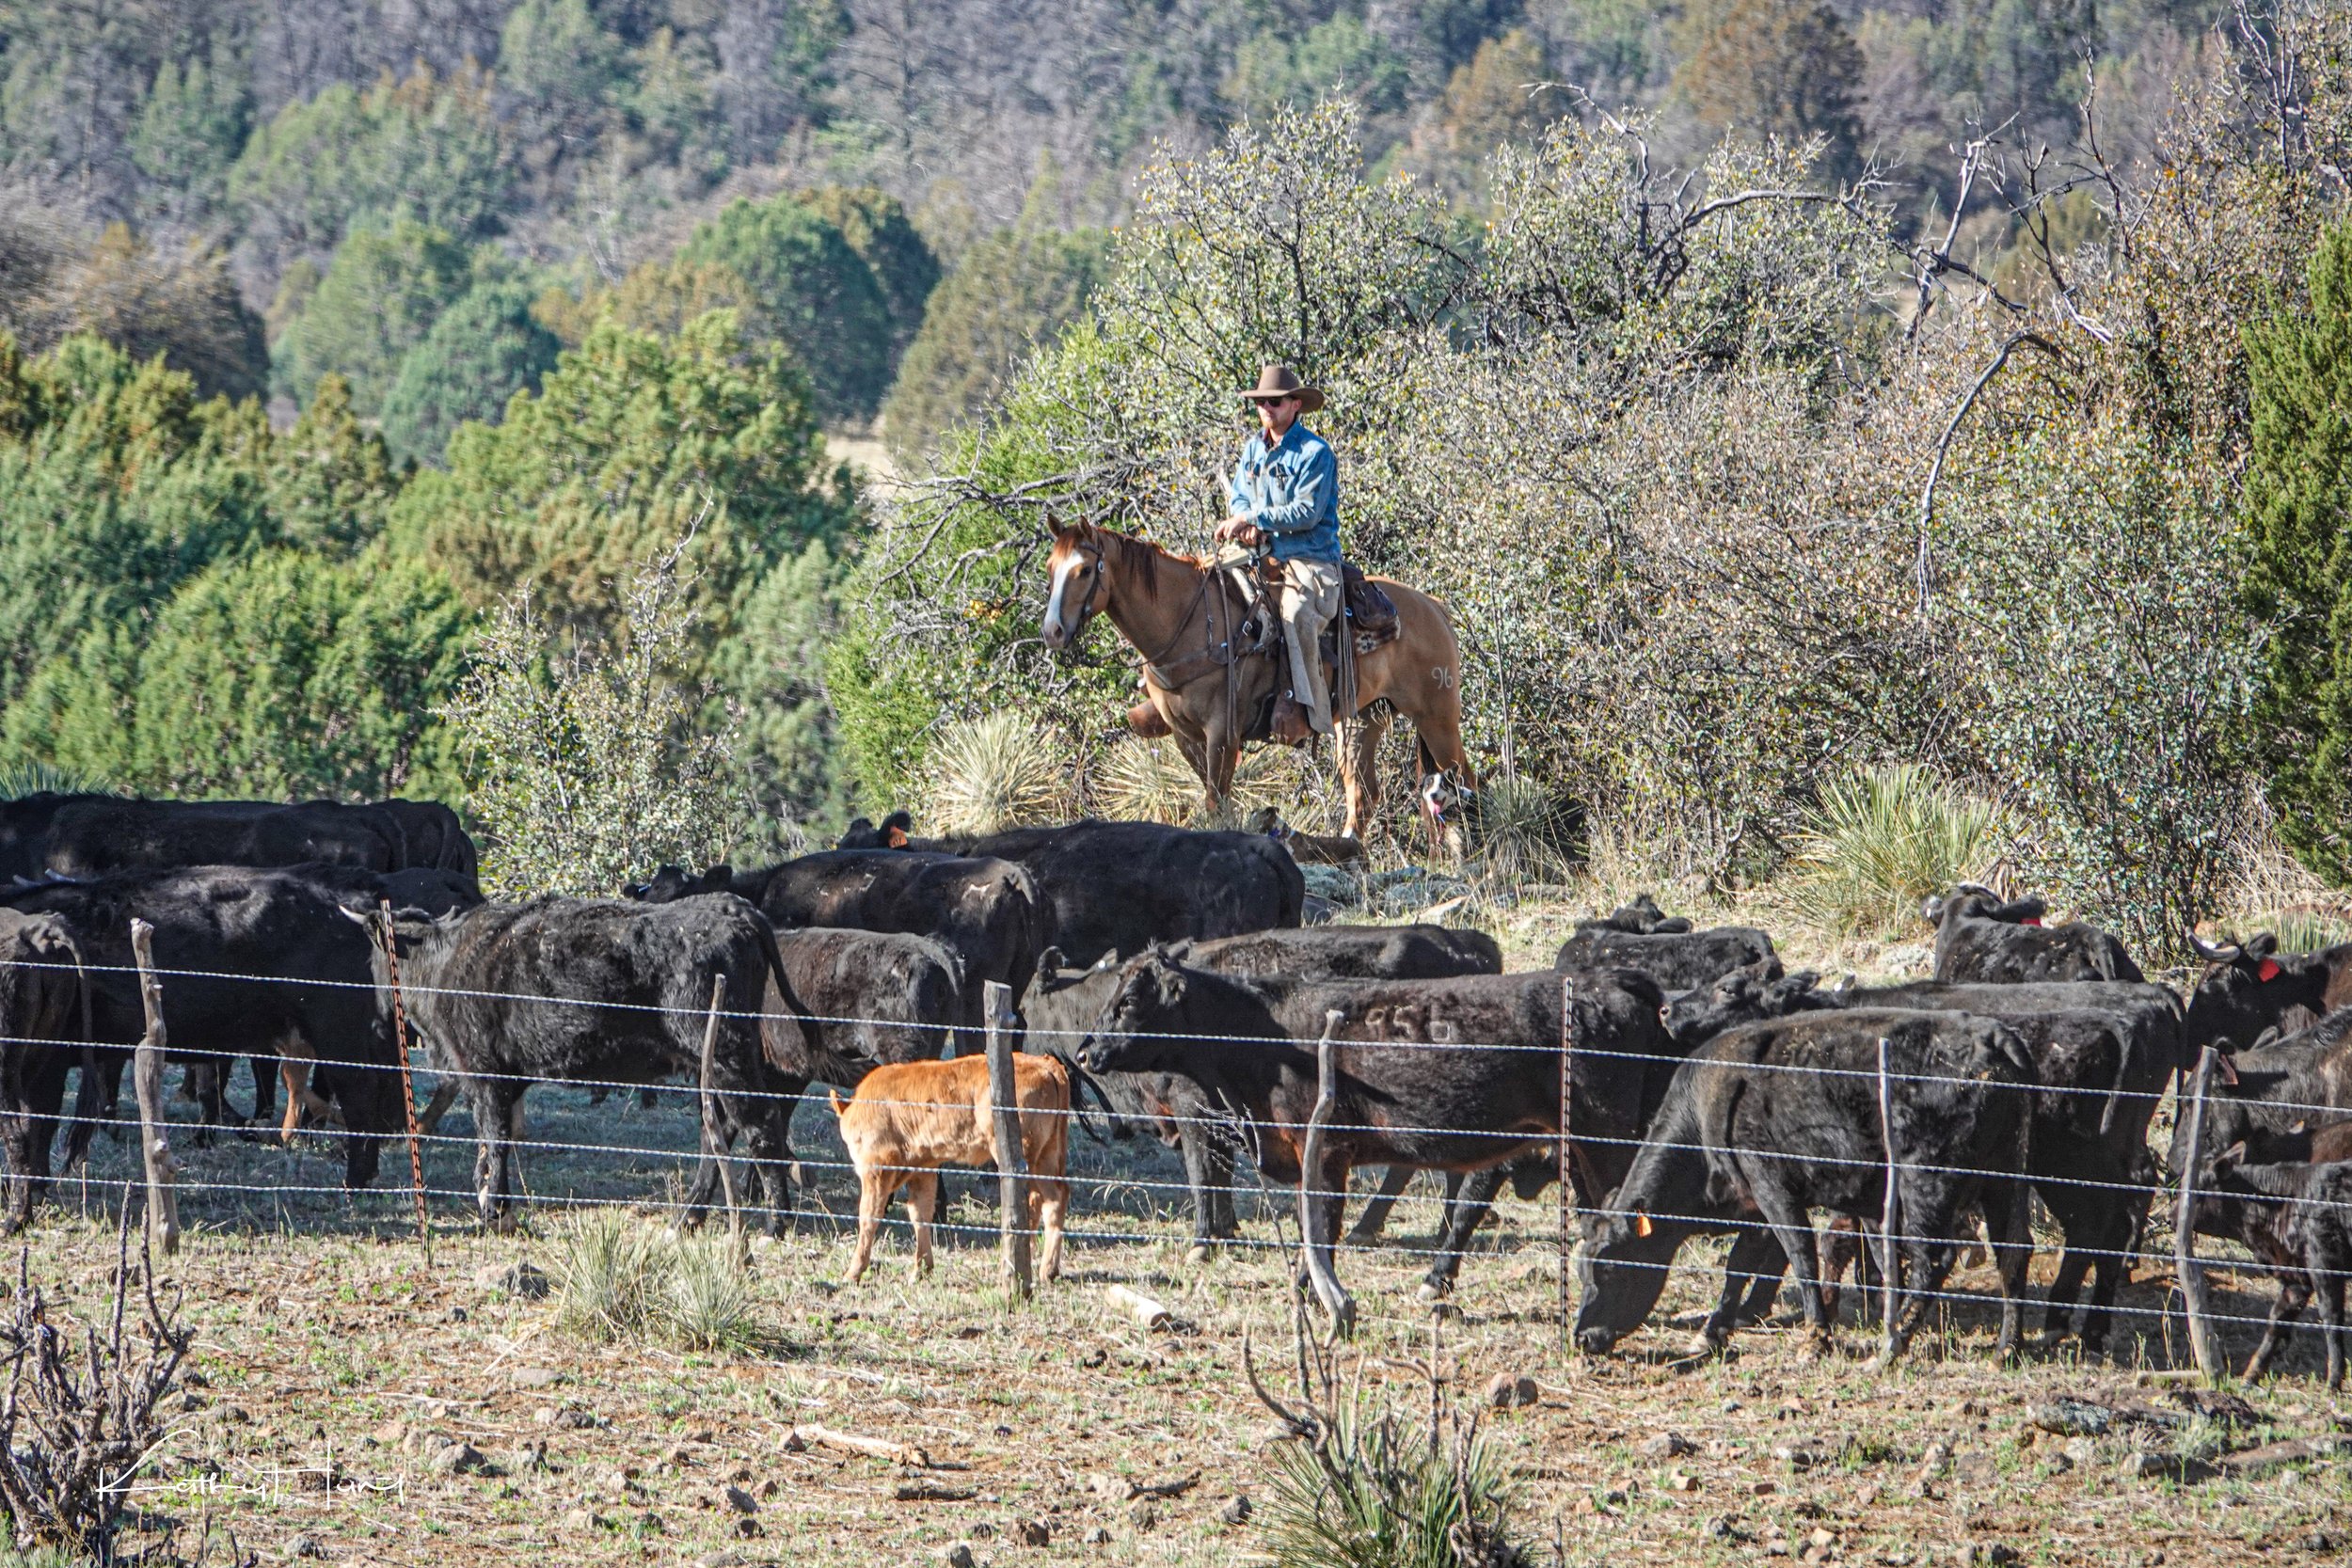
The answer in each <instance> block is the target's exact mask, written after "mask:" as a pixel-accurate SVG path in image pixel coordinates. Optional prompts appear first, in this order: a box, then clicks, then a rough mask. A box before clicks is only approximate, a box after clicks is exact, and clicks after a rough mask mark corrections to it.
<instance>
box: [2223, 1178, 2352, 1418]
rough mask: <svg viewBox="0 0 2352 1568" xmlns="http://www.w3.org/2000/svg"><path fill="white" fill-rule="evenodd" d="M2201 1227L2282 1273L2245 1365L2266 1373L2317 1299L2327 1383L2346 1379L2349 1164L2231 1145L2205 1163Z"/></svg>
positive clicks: (2253, 1373) (2351, 1227)
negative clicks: (2266, 1156) (2273, 1157)
mask: <svg viewBox="0 0 2352 1568" xmlns="http://www.w3.org/2000/svg"><path fill="white" fill-rule="evenodd" d="M2190 1213H2191V1215H2192V1216H2193V1223H2194V1225H2195V1226H2196V1228H2197V1230H2198V1231H2199V1232H2200V1233H2201V1234H2208V1235H2217V1236H2225V1237H2231V1238H2233V1239H2235V1240H2237V1241H2240V1242H2242V1243H2245V1245H2246V1247H2247V1249H2248V1250H2249V1251H2250V1252H2251V1253H2253V1255H2254V1257H2255V1258H2256V1259H2258V1260H2259V1261H2260V1262H2261V1263H2263V1264H2264V1266H2265V1267H2266V1268H2268V1269H2269V1270H2270V1271H2271V1272H2272V1273H2273V1274H2275V1275H2278V1276H2279V1299H2278V1300H2277V1302H2275V1303H2274V1304H2273V1305H2272V1307H2271V1308H2270V1321H2269V1323H2267V1324H2265V1327H2264V1330H2263V1338H2262V1343H2261V1344H2259V1345H2257V1346H2256V1347H2255V1348H2254V1354H2253V1357H2252V1358H2251V1359H2250V1360H2249V1361H2248V1362H2247V1364H2246V1380H2247V1381H2248V1382H2249V1383H2251V1382H2253V1381H2254V1380H2255V1379H2256V1378H2259V1377H2261V1376H2262V1375H2263V1373H2264V1371H2265V1370H2266V1369H2267V1368H2268V1367H2269V1365H2270V1358H2271V1357H2272V1356H2273V1355H2274V1354H2277V1353H2278V1349H2279V1346H2280V1343H2281V1342H2282V1341H2283V1338H2284V1336H2285V1331H2286V1328H2287V1326H2288V1325H2289V1324H2290V1323H2294V1322H2295V1320H2296V1319H2297V1318H2299V1317H2301V1316H2302V1315H2303V1307H2304V1304H2305V1303H2306V1302H2308V1301H2311V1300H2312V1298H2313V1297H2314V1296H2316V1297H2317V1298H2318V1302H2319V1322H2320V1331H2321V1337H2322V1338H2325V1339H2326V1340H2327V1345H2328V1387H2329V1388H2330V1389H2335V1388H2341V1387H2343V1386H2344V1280H2345V1278H2346V1276H2347V1275H2352V1164H2346V1163H2341V1162H2339V1163H2331V1164H2253V1163H2251V1162H2249V1160H2248V1159H2247V1149H2246V1146H2245V1145H2244V1144H2242V1143H2241V1144H2233V1145H2232V1146H2231V1147H2230V1148H2226V1149H2224V1150H2222V1152H2221V1153H2220V1154H2219V1155H2218V1156H2217V1157H2216V1158H2215V1159H2214V1160H2213V1161H2212V1162H2211V1163H2210V1164H2207V1165H2206V1167H2205V1170H2204V1173H2203V1175H2202V1177H2201V1179H2200V1180H2199V1182H2198V1191H2197V1195H2196V1197H2195V1199H2194V1200H2193V1202H2192V1205H2191V1208H2190Z"/></svg>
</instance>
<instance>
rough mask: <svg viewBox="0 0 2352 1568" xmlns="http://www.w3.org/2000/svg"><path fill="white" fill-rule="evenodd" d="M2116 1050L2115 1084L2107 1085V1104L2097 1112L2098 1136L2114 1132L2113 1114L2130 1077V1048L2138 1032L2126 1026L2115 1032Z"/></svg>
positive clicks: (2137, 1036)
mask: <svg viewBox="0 0 2352 1568" xmlns="http://www.w3.org/2000/svg"><path fill="white" fill-rule="evenodd" d="M2116 1034H2117V1037H2118V1040H2117V1044H2118V1050H2117V1051H2116V1053H2115V1055H2116V1061H2115V1082H2114V1083H2112V1084H2110V1085H2107V1102H2106V1106H2105V1107H2104V1108H2103V1109H2101V1111H2100V1112H2099V1136H2101V1137H2102V1138H2104V1137H2106V1136H2107V1135H2108V1134H2109V1133H2110V1132H2113V1131H2114V1130H2115V1112H2116V1108H2117V1106H2118V1105H2119V1103H2120V1102H2121V1101H2122V1098H2123V1085H2124V1084H2125V1082H2126V1081H2128V1080H2129V1079H2130V1077H2131V1075H2132V1046H2133V1044H2134V1042H2136V1041H2137V1039H2138V1038H2139V1031H2138V1030H2137V1029H2133V1028H2130V1027H2128V1026H2126V1027H2123V1028H2121V1029H2118V1030H2117V1031H2116Z"/></svg>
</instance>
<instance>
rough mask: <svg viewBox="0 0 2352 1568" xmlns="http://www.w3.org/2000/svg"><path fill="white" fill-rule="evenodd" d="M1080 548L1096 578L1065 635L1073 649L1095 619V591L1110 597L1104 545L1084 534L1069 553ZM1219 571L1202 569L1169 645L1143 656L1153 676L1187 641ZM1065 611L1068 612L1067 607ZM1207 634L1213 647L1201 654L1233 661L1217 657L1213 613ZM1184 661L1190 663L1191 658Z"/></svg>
mask: <svg viewBox="0 0 2352 1568" xmlns="http://www.w3.org/2000/svg"><path fill="white" fill-rule="evenodd" d="M1081 550H1083V551H1085V552H1086V555H1087V557H1088V561H1089V564H1090V565H1091V566H1092V568H1093V570H1094V581H1093V584H1092V585H1091V586H1089V588H1088V590H1087V592H1086V594H1085V596H1084V597H1082V598H1081V599H1080V600H1079V601H1078V609H1077V614H1076V619H1075V620H1074V621H1073V623H1072V625H1071V627H1070V632H1069V635H1068V636H1067V637H1065V638H1064V639H1063V643H1062V645H1063V646H1064V647H1066V648H1069V649H1072V650H1073V651H1075V649H1076V648H1077V646H1078V639H1079V638H1081V637H1083V636H1085V635H1086V629H1087V626H1088V624H1089V623H1090V622H1091V621H1092V620H1093V619H1094V615H1095V606H1094V599H1095V595H1096V594H1102V595H1103V596H1104V599H1105V601H1107V600H1108V598H1109V589H1110V574H1109V573H1108V572H1107V571H1105V570H1104V559H1105V558H1104V553H1103V546H1102V545H1101V544H1100V543H1099V542H1098V541H1097V540H1095V539H1092V538H1089V537H1087V536H1086V535H1084V534H1081V535H1080V536H1079V537H1078V538H1077V539H1075V540H1074V541H1073V542H1072V544H1071V545H1070V553H1071V554H1072V555H1073V556H1075V555H1077V554H1078V552H1079V551H1081ZM1215 581H1216V572H1214V571H1203V572H1202V573H1201V574H1200V588H1199V589H1197V590H1196V591H1195V592H1194V594H1193V598H1192V603H1191V604H1189V605H1186V606H1185V607H1184V614H1182V615H1180V616H1178V617H1177V619H1176V629H1175V631H1174V632H1173V633H1172V634H1170V636H1169V637H1168V645H1167V646H1166V647H1164V648H1162V649H1161V650H1160V651H1159V652H1158V653H1156V654H1152V655H1149V656H1147V657H1145V658H1144V661H1143V668H1144V671H1145V673H1147V674H1150V675H1152V677H1153V678H1154V679H1160V671H1161V661H1162V660H1163V659H1165V658H1167V657H1168V655H1169V654H1172V653H1174V652H1175V651H1176V647H1177V644H1178V643H1180V642H1182V641H1184V633H1185V630H1186V629H1187V628H1188V627H1190V626H1191V625H1192V618H1193V616H1194V615H1196V614H1197V613H1199V612H1200V608H1201V606H1202V605H1203V604H1204V603H1205V602H1206V601H1207V599H1208V596H1209V588H1210V586H1211V584H1212V583H1214V582H1215ZM1064 602H1065V603H1067V602H1068V601H1067V598H1065V600H1064ZM1064 613H1068V611H1065V612H1064ZM1207 635H1208V641H1209V642H1210V647H1209V649H1208V651H1207V653H1206V654H1205V655H1204V656H1202V657H1207V658H1209V659H1210V661H1211V662H1213V663H1219V664H1227V663H1230V662H1231V659H1230V656H1229V657H1227V658H1218V657H1216V655H1217V653H1218V649H1217V648H1216V645H1215V644H1216V617H1215V615H1214V614H1212V615H1211V617H1210V622H1209V626H1208V634H1207ZM1185 662H1186V663H1189V662H1190V660H1187V661H1185ZM1181 667H1182V666H1179V668H1181ZM1160 684H1161V685H1163V686H1173V685H1175V684H1177V683H1175V682H1171V681H1168V680H1161V681H1160Z"/></svg>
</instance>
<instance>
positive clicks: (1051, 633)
mask: <svg viewBox="0 0 2352 1568" xmlns="http://www.w3.org/2000/svg"><path fill="white" fill-rule="evenodd" d="M1077 565H1078V552H1077V551H1075V550H1072V551H1070V552H1069V553H1068V554H1066V555H1064V556H1063V557H1062V558H1061V563H1060V564H1059V565H1057V566H1056V567H1055V568H1054V589H1053V592H1052V593H1050V594H1046V596H1045V625H1044V626H1043V627H1042V628H1041V629H1042V630H1043V631H1044V634H1045V642H1046V646H1048V647H1053V648H1058V647H1060V646H1061V645H1062V644H1063V643H1064V642H1066V641H1069V640H1070V628H1069V622H1068V619H1067V610H1066V608H1065V605H1064V601H1065V600H1066V599H1067V598H1068V597H1069V594H1070V574H1071V573H1072V572H1073V571H1075V570H1076V569H1077Z"/></svg>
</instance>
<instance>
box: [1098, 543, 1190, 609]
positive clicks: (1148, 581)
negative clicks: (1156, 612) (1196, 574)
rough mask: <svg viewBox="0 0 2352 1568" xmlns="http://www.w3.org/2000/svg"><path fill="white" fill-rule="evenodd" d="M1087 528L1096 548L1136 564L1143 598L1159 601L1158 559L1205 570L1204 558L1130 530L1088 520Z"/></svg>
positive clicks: (1138, 585) (1139, 587) (1138, 586)
mask: <svg viewBox="0 0 2352 1568" xmlns="http://www.w3.org/2000/svg"><path fill="white" fill-rule="evenodd" d="M1086 529H1087V531H1088V532H1089V534H1090V535H1092V537H1093V540H1094V543H1095V546H1096V547H1097V548H1100V549H1102V550H1103V551H1104V553H1106V554H1108V553H1113V552H1116V553H1117V554H1118V555H1119V556H1120V559H1121V560H1122V562H1128V563H1131V564H1132V565H1133V566H1134V567H1135V575H1136V586H1137V588H1138V589H1139V590H1140V591H1141V592H1142V594H1143V596H1144V597H1145V598H1148V599H1151V600H1152V601H1153V602H1154V603H1156V602H1158V600H1159V596H1160V563H1161V562H1180V563H1182V564H1184V565H1186V566H1190V567H1192V568H1193V569H1194V570H1196V571H1207V570H1208V567H1207V565H1206V564H1205V563H1204V562H1200V561H1196V560H1194V559H1193V558H1192V557H1191V556H1187V555H1178V554H1177V553H1176V552H1175V551H1174V550H1170V549H1164V548H1162V547H1161V546H1158V545H1154V544H1153V543H1152V541H1150V540H1149V539H1138V538H1136V536H1135V535H1134V534H1132V533H1120V532H1118V531H1115V530H1112V529H1106V528H1103V527H1100V526H1098V525H1096V524H1093V523H1089V524H1087V525H1086Z"/></svg>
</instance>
